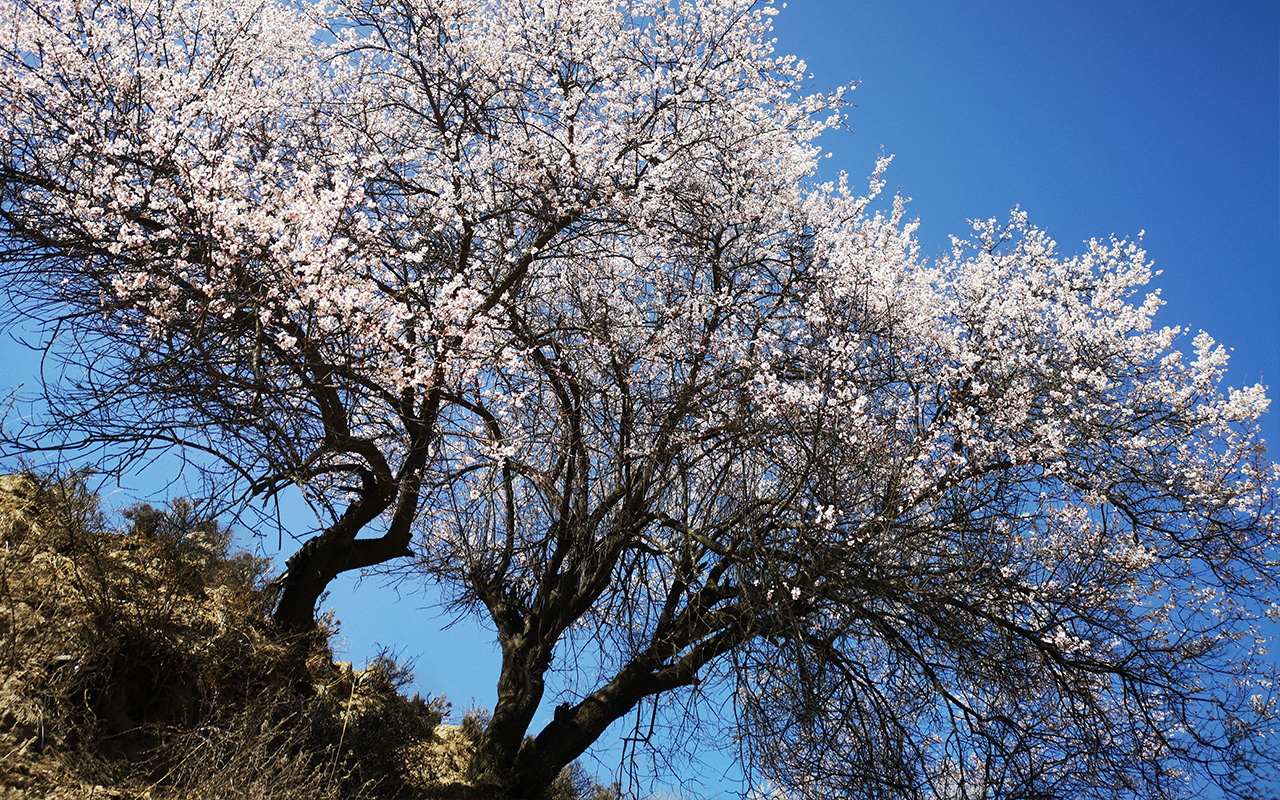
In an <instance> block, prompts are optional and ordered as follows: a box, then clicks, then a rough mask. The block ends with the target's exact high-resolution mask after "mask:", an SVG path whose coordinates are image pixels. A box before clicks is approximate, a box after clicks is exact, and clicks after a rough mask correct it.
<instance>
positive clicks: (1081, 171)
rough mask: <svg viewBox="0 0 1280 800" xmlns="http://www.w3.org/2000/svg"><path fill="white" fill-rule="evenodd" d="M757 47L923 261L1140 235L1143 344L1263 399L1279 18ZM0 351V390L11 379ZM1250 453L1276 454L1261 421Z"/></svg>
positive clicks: (1011, 20)
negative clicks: (1009, 223) (792, 69)
mask: <svg viewBox="0 0 1280 800" xmlns="http://www.w3.org/2000/svg"><path fill="white" fill-rule="evenodd" d="M776 27H777V36H778V40H779V41H778V48H779V50H780V51H782V52H788V53H794V54H796V55H798V56H800V57H802V58H805V59H806V60H807V62H808V65H809V69H810V70H811V71H812V72H813V79H812V87H813V88H815V89H823V90H825V89H827V88H829V87H834V86H837V85H841V84H848V83H853V82H860V85H859V87H858V89H857V90H856V91H855V92H853V94H852V98H851V99H852V102H853V103H854V104H855V105H854V107H852V108H850V109H849V111H848V114H849V121H848V124H849V130H847V131H842V132H836V133H833V134H830V135H828V136H826V137H824V138H823V140H822V145H823V147H824V149H827V150H829V151H831V152H832V153H833V157H832V158H831V159H830V160H829V161H827V162H826V165H825V166H824V173H834V171H835V170H839V169H843V170H846V171H848V172H849V173H850V174H851V175H852V176H855V177H857V178H858V179H859V181H860V179H861V176H864V175H867V174H869V173H870V171H871V169H872V166H873V164H874V160H875V157H876V156H877V155H878V154H879V153H880V152H882V151H883V152H885V153H889V154H893V155H894V156H895V159H894V162H893V166H892V167H891V168H890V170H889V172H888V174H887V176H886V177H887V180H888V181H889V188H890V190H893V189H894V188H895V187H896V188H897V189H898V190H899V191H901V193H902V194H903V195H905V196H908V197H910V198H912V201H911V203H910V205H909V206H908V209H909V213H910V214H911V215H912V216H915V217H918V218H919V220H920V222H921V226H920V229H919V236H920V239H921V241H922V244H923V246H924V252H925V253H926V254H929V255H935V254H938V253H941V252H943V251H944V249H945V248H946V247H947V242H948V238H947V237H948V235H950V234H953V233H955V234H964V233H965V232H966V231H967V225H966V220H967V219H969V218H974V217H977V218H986V217H992V216H995V217H1005V216H1006V215H1007V214H1008V213H1009V211H1010V209H1012V208H1013V207H1014V206H1015V205H1019V206H1021V208H1022V209H1024V210H1025V211H1027V212H1028V213H1029V214H1030V216H1031V220H1032V222H1034V223H1035V224H1037V225H1038V226H1040V227H1042V228H1044V229H1045V230H1047V231H1048V232H1049V233H1050V234H1051V235H1052V236H1054V238H1056V239H1057V241H1058V242H1059V245H1060V249H1061V250H1062V251H1064V252H1067V253H1070V252H1074V251H1077V250H1078V249H1080V246H1081V242H1083V241H1085V240H1087V239H1089V238H1090V237H1098V238H1105V237H1108V236H1110V235H1111V234H1113V233H1114V234H1117V235H1119V236H1121V237H1132V236H1136V235H1137V234H1138V232H1139V231H1143V230H1145V232H1146V233H1145V237H1144V244H1145V247H1146V249H1147V251H1148V255H1149V257H1150V259H1151V260H1152V261H1153V262H1154V263H1155V265H1156V267H1157V268H1158V269H1162V270H1163V274H1162V275H1160V276H1159V277H1158V278H1157V279H1156V281H1155V284H1156V285H1157V286H1159V287H1160V288H1161V289H1162V293H1163V297H1164V299H1165V300H1166V301H1167V302H1168V305H1167V306H1166V307H1165V308H1164V310H1163V312H1162V314H1161V317H1160V319H1161V320H1162V321H1163V323H1164V324H1170V325H1182V326H1184V327H1185V328H1187V329H1189V330H1190V331H1191V333H1192V334H1194V333H1195V332H1196V331H1197V330H1200V329H1204V330H1206V331H1208V332H1209V333H1211V334H1212V335H1213V336H1215V337H1216V338H1217V339H1218V340H1219V341H1221V342H1223V343H1224V344H1226V345H1227V346H1229V347H1232V348H1234V351H1235V354H1234V359H1233V362H1232V366H1231V371H1230V379H1229V381H1230V382H1231V383H1232V384H1235V385H1239V384H1243V383H1250V384H1251V383H1253V382H1256V381H1262V382H1263V383H1266V384H1269V385H1271V386H1272V387H1273V388H1274V389H1275V392H1273V394H1274V393H1276V392H1280V380H1277V377H1278V376H1280V3H1276V2H1274V0H1269V1H1268V2H1245V1H1241V0H1236V1H1233V2H1230V3H1209V2H1197V3H1190V2H1167V1H1166V2H1135V1H1134V0H1123V1H1122V2H1116V1H1115V0H1113V1H1112V2H1105V3H1104V2H1071V3H1058V2H1053V3H1050V2H1041V3H1013V2H983V1H980V0H976V1H975V0H970V1H969V2H917V1H915V0H895V2H887V0H822V1H817V0H791V2H790V3H789V5H788V7H787V8H786V10H784V11H783V12H782V14H781V15H780V16H779V17H778V18H777V21H776ZM5 352H6V356H5V360H4V361H3V365H4V367H3V370H2V371H0V377H3V379H4V381H3V383H4V384H5V385H7V386H13V385H15V384H17V383H19V382H21V381H24V380H30V379H31V372H32V369H33V362H32V361H31V360H30V359H27V358H24V357H21V356H20V354H18V353H16V352H15V351H14V349H13V348H7V349H6V351H5ZM1264 433H1265V434H1266V435H1267V438H1269V439H1271V440H1272V441H1280V405H1278V406H1277V408H1276V410H1275V412H1274V413H1272V414H1270V415H1269V418H1268V419H1267V420H1266V421H1265V422H1264ZM302 523H303V525H305V520H303V521H302ZM267 544H268V545H269V547H270V548H271V549H272V550H274V545H275V539H274V537H272V538H271V540H270V541H269V542H267ZM288 548H289V545H288V543H287V542H286V549H288ZM273 554H274V553H273ZM339 583H340V585H339V586H337V587H336V588H335V590H334V591H333V593H332V594H331V596H330V598H329V602H328V606H329V607H332V608H334V609H335V610H336V612H337V615H338V617H339V618H340V619H341V620H343V621H344V624H343V626H342V631H343V637H344V638H343V641H344V642H345V647H346V655H345V656H344V657H345V658H348V659H352V660H355V661H357V662H359V661H362V660H364V659H366V658H368V657H370V656H371V655H372V654H373V653H374V652H376V649H375V645H376V644H379V643H380V644H385V645H390V646H393V647H394V648H396V649H398V650H399V652H401V653H402V654H404V655H406V656H411V657H412V656H416V657H417V684H418V688H419V689H420V690H421V691H422V692H424V693H431V694H433V695H437V694H441V693H443V694H446V695H447V696H448V697H449V698H450V699H451V700H452V701H454V703H455V706H456V707H459V708H461V707H464V706H466V705H467V704H468V703H469V702H470V700H471V698H473V697H474V698H475V699H476V701H477V702H479V703H480V704H482V705H488V706H492V703H493V697H494V689H493V687H494V684H495V682H496V680H497V659H496V655H495V649H494V646H493V644H492V641H491V637H490V636H489V635H488V634H487V633H486V632H484V631H483V630H478V629H477V628H476V627H475V625H474V623H473V622H472V621H470V620H463V621H461V622H459V623H458V624H457V625H456V626H454V627H453V628H452V629H450V630H448V631H444V632H442V631H441V630H440V628H441V626H442V625H443V624H445V623H446V622H448V618H447V617H440V616H437V615H434V614H433V613H432V612H430V611H422V610H420V609H421V607H422V606H424V604H425V603H426V600H425V599H424V598H422V597H421V596H415V595H411V594H406V595H405V596H404V598H403V599H402V600H401V601H400V602H399V603H398V604H395V605H389V604H388V603H389V601H390V600H394V598H395V593H394V591H393V590H391V589H385V588H380V581H379V579H377V578H376V577H374V578H369V579H367V580H365V581H364V583H363V584H362V585H360V586H359V587H358V588H355V581H353V580H348V581H340V582H339ZM402 588H403V587H402ZM602 758H603V759H604V760H605V762H606V763H607V762H608V760H609V759H610V758H612V759H613V761H614V763H616V754H615V755H612V756H611V755H609V754H608V752H604V753H602ZM716 783H717V782H716V781H715V780H714V777H713V780H712V781H711V785H715V784H716Z"/></svg>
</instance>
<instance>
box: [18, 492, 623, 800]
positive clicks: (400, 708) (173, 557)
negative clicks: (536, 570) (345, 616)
mask: <svg viewBox="0 0 1280 800" xmlns="http://www.w3.org/2000/svg"><path fill="white" fill-rule="evenodd" d="M125 516H126V517H127V518H128V524H125V525H120V526H116V527H113V526H112V525H111V524H110V521H109V520H108V518H107V517H106V515H105V514H104V513H103V512H102V511H101V510H100V508H99V504H98V500H97V497H96V496H95V495H94V494H93V493H92V492H90V491H88V490H87V489H86V487H85V483H84V481H83V480H82V479H78V478H71V479H64V480H51V479H44V478H40V477H37V476H33V475H29V474H24V475H9V476H2V477H0V800H11V799H12V800H17V798H47V799H48V800H55V799H58V800H61V798H67V800H70V799H71V798H76V799H77V800H78V799H79V798H87V797H100V798H149V799H150V800H170V799H172V800H177V799H178V798H184V799H188V798H189V799H190V800H223V798H226V799H227V800H230V799H231V798H254V800H286V799H288V800H294V799H295V798H308V800H347V799H348V798H351V799H354V798H369V799H370V800H380V799H382V798H386V799H388V800H390V799H391V798H409V797H414V798H427V799H429V798H451V797H475V796H483V783H484V781H483V778H482V777H480V778H477V776H473V775H472V776H469V775H468V774H467V773H468V763H467V756H468V753H469V752H470V742H471V741H472V739H473V738H474V736H475V735H476V734H478V733H479V732H480V730H481V723H480V721H479V720H476V719H465V720H463V724H462V725H460V726H448V725H442V724H441V723H442V719H443V717H444V714H445V712H446V711H447V704H445V703H444V702H443V701H442V700H437V701H435V702H426V701H424V700H422V699H421V698H419V697H417V696H416V695H415V696H414V697H413V698H412V699H410V698H406V697H404V696H403V695H401V694H400V693H399V692H398V691H397V689H398V688H399V687H400V686H403V685H404V684H405V683H407V682H408V681H409V680H410V676H409V674H408V671H407V670H406V669H405V668H403V667H401V666H399V665H397V664H396V663H395V662H394V661H393V660H392V659H390V658H387V657H382V658H379V659H376V660H375V661H374V662H373V663H371V664H369V665H368V666H367V667H366V668H365V669H363V670H356V669H352V667H351V665H348V664H343V663H338V662H335V661H334V658H333V652H332V650H331V649H330V646H329V629H327V628H326V627H324V626H321V629H320V630H319V632H317V633H316V634H314V635H311V636H309V637H292V638H290V637H284V636H281V635H279V634H278V633H277V632H276V631H275V630H274V629H273V628H272V626H271V623H270V622H269V621H268V618H267V611H268V610H269V607H270V604H271V600H272V598H271V596H270V595H271V593H270V590H269V587H268V582H267V581H266V575H265V570H266V567H267V565H266V563H265V562H264V561H263V560H261V559H258V558H255V557H254V556H252V555H250V554H247V553H235V552H231V550H230V534H229V533H228V532H227V531H225V530H222V529H220V528H219V527H218V525H217V523H216V522H215V521H212V520H202V519H200V518H199V516H198V514H197V513H196V510H195V507H194V506H193V505H192V504H191V503H189V502H186V501H182V500H178V501H175V502H173V503H171V504H170V506H169V507H168V508H167V509H163V510H157V509H154V508H152V507H150V506H147V505H139V506H135V507H133V508H132V509H130V510H129V511H127V512H126V513H125ZM554 792H555V793H554V795H552V796H553V797H555V798H559V799H561V800H568V798H579V797H582V798H586V797H591V798H600V799H601V800H603V798H608V797H612V796H615V792H613V791H612V790H607V789H604V788H602V787H600V786H598V785H597V784H595V783H594V781H592V780H590V779H589V778H588V777H587V776H586V775H585V773H584V772H583V771H582V770H581V769H579V768H577V767H576V765H575V766H573V767H571V768H570V769H567V770H566V771H565V773H563V774H562V776H561V779H560V781H558V783H557V785H556V786H555V787H554Z"/></svg>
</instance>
